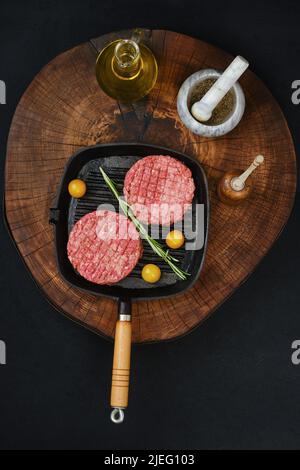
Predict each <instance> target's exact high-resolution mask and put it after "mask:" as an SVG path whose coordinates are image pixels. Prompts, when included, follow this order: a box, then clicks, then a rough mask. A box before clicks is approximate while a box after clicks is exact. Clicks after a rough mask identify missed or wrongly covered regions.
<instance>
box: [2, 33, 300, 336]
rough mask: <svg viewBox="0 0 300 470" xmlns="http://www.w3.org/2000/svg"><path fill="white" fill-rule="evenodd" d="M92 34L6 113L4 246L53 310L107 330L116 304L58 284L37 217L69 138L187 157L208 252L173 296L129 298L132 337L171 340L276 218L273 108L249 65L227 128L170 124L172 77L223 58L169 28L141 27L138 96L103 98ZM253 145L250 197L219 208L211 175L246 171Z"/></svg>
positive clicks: (291, 157) (245, 264)
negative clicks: (144, 50)
mask: <svg viewBox="0 0 300 470" xmlns="http://www.w3.org/2000/svg"><path fill="white" fill-rule="evenodd" d="M130 34H131V32H128V31H125V32H121V33H114V34H111V35H107V36H103V37H101V38H98V39H95V40H92V41H90V42H87V43H85V44H82V45H80V46H77V47H75V48H73V49H71V50H68V51H67V52H64V53H63V54H61V55H59V56H58V57H56V58H55V59H54V60H52V61H51V62H50V63H49V64H48V65H46V66H45V67H44V68H43V69H42V70H41V72H40V73H39V74H38V75H37V76H36V77H35V79H34V80H33V82H32V83H31V85H30V86H29V87H28V89H27V90H26V92H25V93H24V95H23V97H22V99H21V101H20V103H19V105H18V107H17V110H16V112H15V115H14V118H13V121H12V125H11V129H10V133H9V139H8V147H7V159H6V174H5V209H6V217H7V221H8V225H9V228H10V231H11V234H12V236H13V238H14V240H15V243H16V246H17V248H18V250H19V252H20V254H21V256H22V257H23V259H24V261H25V263H26V265H27V267H28V269H29V270H30V272H31V274H32V276H33V278H34V279H35V281H36V282H37V284H38V285H39V286H40V288H41V289H42V291H43V293H44V294H45V295H46V297H47V298H48V299H49V300H50V302H51V303H52V304H53V305H54V306H55V307H56V308H57V309H59V310H60V311H61V312H63V313H65V314H66V315H68V316H69V317H70V318H72V319H73V320H75V321H77V322H79V323H81V324H82V325H84V326H86V327H88V328H90V329H92V330H93V331H95V332H97V333H100V334H103V335H105V336H108V337H111V336H113V334H114V328H115V322H116V304H115V302H114V301H113V300H110V299H107V298H101V297H96V296H93V295H88V294H86V293H83V292H82V291H80V290H77V289H75V288H72V287H70V286H69V285H68V284H67V283H66V282H65V281H64V280H63V279H62V278H61V276H60V275H59V273H58V270H57V266H56V260H55V250H54V242H53V232H52V227H51V226H50V225H49V223H48V219H49V208H50V207H51V204H52V201H53V199H54V197H55V194H56V191H57V188H58V184H59V181H60V178H61V175H62V172H63V169H64V166H65V164H66V162H67V161H68V159H69V158H70V156H71V155H72V154H73V153H74V152H75V151H76V150H78V149H79V148H80V147H85V146H89V145H93V144H96V143H109V142H145V143H149V144H157V145H161V146H166V147H170V148H173V149H174V150H178V151H181V152H185V153H188V154H190V155H191V156H194V157H195V158H197V159H198V160H199V161H200V162H201V163H202V165H203V166H204V169H205V170H206V173H207V176H208V180H209V188H210V199H211V218H210V230H209V243H208V251H207V256H206V261H205V265H204V269H203V271H202V274H201V276H200V279H199V280H198V282H197V283H196V285H195V286H194V287H193V288H192V289H191V290H189V291H186V292H185V293H183V294H181V295H179V296H177V297H176V299H175V298H169V299H164V300H154V301H148V302H146V301H139V302H135V303H134V305H133V340H134V341H135V342H144V341H158V340H165V339H170V338H175V337H177V336H179V335H183V334H185V333H187V332H188V331H190V330H191V329H193V328H194V327H196V326H197V325H198V324H199V323H200V322H201V321H202V320H204V319H205V318H206V317H207V316H208V315H209V314H210V313H211V312H212V311H213V310H215V309H216V308H217V307H218V306H219V305H220V304H221V303H222V302H223V301H224V300H225V299H227V298H228V296H229V295H231V294H232V293H233V292H234V290H235V289H236V288H237V287H238V286H239V285H240V284H241V283H242V282H243V281H244V280H245V278H246V277H247V276H248V275H249V274H250V273H251V272H252V271H253V270H254V268H255V267H256V265H257V264H258V263H259V261H260V260H261V259H262V258H263V256H264V255H265V254H266V253H267V251H268V250H269V249H270V247H271V246H272V244H273V242H274V241H275V240H276V238H277V237H278V235H279V234H280V232H281V230H282V228H283V227H284V225H285V223H286V221H287V219H288V217H289V214H290V211H291V208H292V205H293V201H294V195H295V187H296V160H295V153H294V147H293V143H292V139H291V136H290V133H289V130H288V127H287V124H286V121H285V119H284V117H283V115H282V113H281V110H280V108H279V106H278V105H277V103H276V102H275V100H274V99H273V97H272V96H271V94H270V92H269V91H268V90H267V89H266V87H265V86H264V85H263V83H262V82H261V81H260V80H259V79H258V78H257V77H256V76H255V75H254V74H253V73H252V72H251V71H250V70H249V71H247V72H246V74H245V75H244V76H243V77H242V79H241V80H240V83H241V85H242V87H243V89H244V92H245V96H246V112H245V115H244V117H243V119H242V121H241V123H240V124H239V126H238V127H237V128H236V129H235V130H234V131H232V132H231V133H230V134H228V135H226V136H224V137H219V138H217V139H208V138H204V137H199V136H196V135H194V134H192V133H190V132H189V131H188V130H187V129H186V128H185V127H184V126H183V125H182V123H181V122H180V121H179V119H178V116H177V110H176V97H177V93H178V90H179V87H180V85H181V83H182V82H183V81H184V80H185V79H186V78H187V77H188V76H189V75H190V74H192V73H193V72H195V71H197V70H199V69H202V68H206V67H209V68H217V69H224V68H225V67H226V66H227V65H228V63H229V62H230V60H231V59H232V56H231V55H229V54H227V53H225V52H223V51H221V50H220V49H217V48H216V47H213V46H211V45H209V44H206V43H204V42H202V41H199V40H197V39H193V38H191V37H187V36H184V35H181V34H177V33H173V32H170V31H144V35H145V38H146V39H145V40H146V41H147V42H148V44H149V45H150V47H151V48H152V50H153V51H154V53H155V55H156V57H157V60H158V64H159V76H158V81H157V84H156V86H155V88H154V90H153V91H152V92H151V94H150V95H149V96H148V98H147V99H145V100H143V101H142V102H140V103H137V104H135V105H126V106H124V105H122V104H120V103H117V102H116V101H114V100H112V99H111V98H109V97H107V96H106V95H105V94H104V93H103V92H102V91H101V90H100V89H99V86H98V84H97V81H96V78H95V60H96V56H97V51H99V50H100V49H101V48H102V47H103V46H104V45H105V44H106V43H107V42H108V41H110V40H112V39H115V38H118V37H121V36H123V37H130ZM258 153H261V154H263V155H265V163H264V165H263V166H261V167H260V168H259V169H258V170H257V171H256V173H255V176H254V180H255V188H254V194H253V197H252V198H251V199H249V200H247V201H246V202H245V203H244V204H243V205H242V206H239V207H235V208H233V207H229V206H226V205H224V204H223V203H221V202H220V201H219V200H218V199H217V196H216V183H217V181H218V178H220V177H221V176H222V175H223V173H224V172H225V171H227V170H230V169H232V168H241V169H244V168H246V167H247V166H248V165H249V164H250V163H251V162H252V160H253V158H254V156H255V155H256V154H258Z"/></svg>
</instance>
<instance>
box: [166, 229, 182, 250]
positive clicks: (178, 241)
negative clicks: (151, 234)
mask: <svg viewBox="0 0 300 470" xmlns="http://www.w3.org/2000/svg"><path fill="white" fill-rule="evenodd" d="M166 244H167V245H168V247H169V248H173V250H176V249H177V248H180V247H182V245H183V244H184V235H183V233H182V232H180V230H172V232H169V233H168V235H167V238H166Z"/></svg>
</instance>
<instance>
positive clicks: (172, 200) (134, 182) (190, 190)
mask: <svg viewBox="0 0 300 470" xmlns="http://www.w3.org/2000/svg"><path fill="white" fill-rule="evenodd" d="M194 191H195V184H194V180H193V177H192V173H191V170H190V169H189V168H187V166H185V165H184V164H183V163H181V162H180V161H178V160H176V159H175V158H172V157H169V156H165V155H150V156H149V157H145V158H142V159H140V160H138V161H137V162H136V163H135V164H134V165H133V166H132V167H131V168H130V170H129V171H128V172H127V174H126V177H125V181H124V195H125V198H126V200H127V202H128V203H129V204H130V205H131V206H132V209H133V212H134V214H135V216H136V217H137V218H138V219H139V220H141V221H142V222H145V223H148V224H161V225H169V224H172V223H174V222H177V221H179V220H181V219H182V218H183V216H184V213H185V212H186V210H187V209H188V207H189V206H190V204H191V202H192V200H193V197H194Z"/></svg>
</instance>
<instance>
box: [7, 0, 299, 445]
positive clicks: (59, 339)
mask: <svg viewBox="0 0 300 470" xmlns="http://www.w3.org/2000/svg"><path fill="white" fill-rule="evenodd" d="M299 24H300V3H299V2H298V1H297V0H294V1H292V0H285V1H283V0H280V1H276V2H273V1H264V2H262V1H258V0H252V1H251V2H237V1H224V0H223V1H221V0H214V2H211V1H210V2H209V1H202V0H197V1H196V0H194V1H191V0H184V1H183V0H178V1H177V0H160V1H157V0H143V1H130V0H129V1H127V2H125V1H124V0H122V1H119V0H110V1H108V0H101V1H96V0H95V1H94V0H86V1H83V0H82V1H78V0H70V1H58V0H53V1H49V0H35V1H33V0H29V1H27V2H24V1H22V0H19V1H17V0H6V1H4V0H3V1H1V4H0V80H3V81H4V82H5V83H6V87H7V104H6V105H0V151H1V155H2V159H1V170H2V171H1V189H2V190H3V175H4V160H5V152H6V140H7V135H8V131H9V126H10V122H11V118H12V116H13V112H14V110H15V108H16V105H17V103H18V101H19V99H20V96H21V94H22V92H23V91H24V90H25V88H26V87H27V86H28V85H29V83H30V82H31V81H32V79H33V77H34V76H35V75H36V73H37V72H38V71H39V70H40V69H41V68H42V67H43V65H45V64H46V63H47V62H49V61H50V60H51V59H52V58H53V57H55V56H56V55H57V54H59V53H60V52H62V51H64V50H66V49H69V48H71V47H73V46H74V45H76V44H79V43H81V42H85V41H86V40H88V39H89V38H92V37H97V36H100V35H102V34H104V33H106V32H109V31H112V30H119V29H124V28H129V27H134V26H142V27H148V28H161V29H169V30H174V31H178V32H181V33H185V34H188V35H191V36H195V37H198V38H200V39H203V40H205V41H207V42H209V43H212V44H215V45H217V46H219V47H221V48H223V49H224V50H226V51H228V52H230V53H232V54H241V55H243V56H245V57H246V58H247V59H248V60H249V62H250V64H251V69H252V70H253V71H254V72H255V73H256V74H257V75H258V76H259V77H260V78H261V79H262V80H263V81H264V82H265V84H266V85H267V86H268V87H269V89H270V90H271V92H272V93H273V95H274V97H275V98H276V99H277V100H278V102H279V104H280V105H281V108H282V110H283V112H284V114H285V116H286V118H287V121H288V124H289V127H290V129H291V132H292V135H293V138H294V142H295V147H296V151H298V149H299V147H300V135H299V130H300V105H295V104H293V103H292V100H291V95H292V91H293V90H292V82H294V81H295V80H297V79H298V80H300V69H299V55H300V35H299ZM299 208H300V198H299V196H298V195H297V198H296V204H295V208H294V211H293V213H292V216H291V218H290V220H289V223H288V225H287V227H286V229H285V230H284V232H283V233H282V235H281V237H280V239H279V240H278V241H277V242H276V244H275V246H274V247H273V248H272V249H271V251H270V252H269V253H268V255H267V256H266V257H265V258H264V260H263V261H262V262H261V264H260V265H259V267H258V268H257V269H256V271H255V273H254V274H253V275H252V276H251V277H250V278H249V280H248V281H247V282H246V283H245V284H244V285H243V286H242V287H240V289H239V290H238V291H237V292H236V293H235V294H234V295H233V296H232V297H231V298H230V299H229V300H228V301H227V302H226V303H225V304H224V305H222V306H221V307H220V308H219V309H218V311H217V312H216V313H215V314H214V315H213V316H212V317H211V318H210V319H209V320H208V321H206V322H205V323H204V324H203V325H201V326H200V327H199V328H198V329H197V330H196V331H194V332H193V333H192V334H190V335H188V336H186V337H185V338H183V339H181V340H178V341H174V342H170V343H163V344H156V345H145V346H134V347H133V355H132V381H131V396H130V408H129V410H128V412H127V414H126V421H125V422H124V424H123V425H121V426H116V425H113V424H112V423H111V422H110V420H109V406H108V400H109V389H110V374H111V361H112V344H111V343H109V342H107V341H104V340H102V339H101V338H99V337H98V336H96V335H94V334H92V333H90V332H89V331H87V330H85V329H83V328H81V327H79V326H77V325H75V324H74V323H72V322H70V321H69V320H67V319H66V318H64V317H63V316H62V315H60V314H59V313H58V312H57V311H56V310H54V309H53V308H52V307H51V306H50V305H49V304H48V302H47V301H46V299H45V298H44V297H43V295H42V294H41V292H40V291H39V290H38V288H37V287H36V286H35V284H34V283H33V281H32V279H31V277H30V275H29V273H28V272H27V270H26V269H25V267H24V264H23V262H22V260H21V258H20V256H19V255H18V253H17V252H16V250H15V248H14V246H13V244H12V242H11V240H10V238H9V235H8V234H7V232H6V230H5V227H4V223H3V220H2V219H3V218H1V250H0V260H1V269H0V286H1V309H0V311H1V314H0V340H2V341H5V343H6V347H7V358H6V359H7V364H6V365H0V448H1V449H24V448H25V449H257V448H259V449H261V448H272V449H287V448H299V447H300V400H299V397H300V364H299V365H298V366H297V365H294V364H293V363H292V361H291V354H292V349H291V345H292V342H293V341H294V340H297V339H299V340H300V309H299V304H300V289H299V278H300V276H299V272H300V271H299V266H298V262H299V254H300V230H299V229H300V219H299V217H298V216H297V212H298V211H299ZM106 404H107V406H105V405H106Z"/></svg>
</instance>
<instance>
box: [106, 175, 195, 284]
mask: <svg viewBox="0 0 300 470" xmlns="http://www.w3.org/2000/svg"><path fill="white" fill-rule="evenodd" d="M99 170H100V172H101V175H102V177H103V179H104V181H105V183H106V184H107V186H108V187H109V189H110V191H111V192H112V193H113V195H114V196H115V197H116V199H117V200H118V202H119V205H120V207H121V209H122V211H123V212H124V214H125V215H126V217H128V218H129V219H130V220H131V221H132V222H133V223H134V225H135V227H136V229H137V230H138V232H139V233H140V235H141V236H142V238H144V239H145V240H146V241H147V242H148V243H149V245H150V246H151V248H152V250H153V251H154V253H156V254H157V255H158V256H159V257H160V258H162V259H163V260H164V261H165V262H166V263H167V264H168V265H169V266H170V268H171V269H172V271H173V272H174V273H175V274H176V275H177V276H178V277H179V278H180V279H182V280H185V279H186V278H187V276H190V274H189V273H187V272H186V271H183V270H182V269H180V268H179V267H178V266H176V264H175V263H178V260H177V259H176V258H174V256H171V255H170V253H169V250H167V251H165V250H164V248H163V247H162V245H161V244H160V243H159V242H158V241H157V240H154V238H152V237H150V235H149V234H148V232H147V230H146V229H145V227H144V225H143V224H142V223H141V222H140V221H139V220H138V219H137V218H136V217H135V215H134V213H133V211H132V209H131V207H130V205H129V204H128V203H127V202H126V201H125V200H124V199H122V197H121V196H120V195H119V193H118V190H117V188H116V185H115V183H114V182H113V181H112V180H111V179H110V177H109V176H108V175H107V174H106V173H105V171H104V170H103V168H102V167H101V166H100V167H99Z"/></svg>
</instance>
